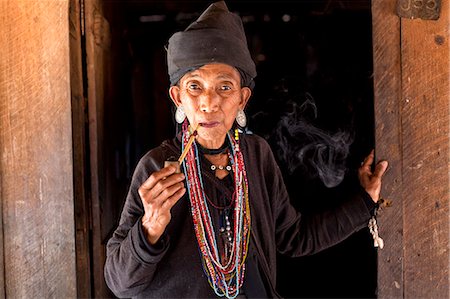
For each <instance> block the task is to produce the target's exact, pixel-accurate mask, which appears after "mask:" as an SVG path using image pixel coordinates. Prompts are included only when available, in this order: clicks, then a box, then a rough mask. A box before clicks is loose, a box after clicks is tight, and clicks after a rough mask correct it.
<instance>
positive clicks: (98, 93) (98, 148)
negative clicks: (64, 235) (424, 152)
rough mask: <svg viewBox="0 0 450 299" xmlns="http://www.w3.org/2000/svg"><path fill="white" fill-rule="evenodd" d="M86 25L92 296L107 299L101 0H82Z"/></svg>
mask: <svg viewBox="0 0 450 299" xmlns="http://www.w3.org/2000/svg"><path fill="white" fill-rule="evenodd" d="M84 9H85V25H86V64H87V80H88V90H87V95H88V112H89V113H88V118H89V151H90V153H89V158H90V173H91V215H92V223H91V227H92V257H91V258H92V276H93V290H94V296H95V297H99V298H104V297H110V296H111V292H110V291H109V289H108V287H107V286H106V282H105V279H104V276H103V267H104V264H105V261H106V246H105V245H106V244H105V238H104V235H103V233H102V232H103V228H102V217H110V215H103V214H102V207H103V206H104V204H105V200H106V181H105V176H106V171H105V169H106V168H105V150H104V144H105V143H104V140H105V138H104V135H105V134H104V133H105V109H106V107H105V79H106V75H107V67H108V66H107V63H106V61H107V56H108V52H107V50H108V45H109V43H110V41H109V34H108V33H103V32H102V30H109V25H108V24H107V20H106V19H105V18H104V16H103V5H102V1H101V0H91V1H85V6H84Z"/></svg>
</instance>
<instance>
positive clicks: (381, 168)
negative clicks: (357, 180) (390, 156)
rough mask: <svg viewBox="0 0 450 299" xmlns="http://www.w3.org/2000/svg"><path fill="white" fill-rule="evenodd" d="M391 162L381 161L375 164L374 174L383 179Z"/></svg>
mask: <svg viewBox="0 0 450 299" xmlns="http://www.w3.org/2000/svg"><path fill="white" fill-rule="evenodd" d="M388 166H389V163H388V162H387V161H380V162H379V163H378V164H377V166H375V170H374V172H373V176H374V177H376V178H379V179H381V178H382V177H383V175H384V173H385V172H386V170H387V168H388Z"/></svg>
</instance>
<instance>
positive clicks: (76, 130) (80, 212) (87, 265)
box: [69, 0, 92, 298]
mask: <svg viewBox="0 0 450 299" xmlns="http://www.w3.org/2000/svg"><path fill="white" fill-rule="evenodd" d="M81 18H82V17H81V3H80V0H69V30H70V40H69V41H70V85H71V98H72V135H73V173H74V203H75V204H74V208H75V231H76V242H75V245H76V259H77V263H76V264H77V297H78V298H89V297H91V296H92V288H91V254H90V246H91V240H90V204H89V196H88V190H89V188H88V186H89V177H88V173H89V169H87V168H88V164H87V157H86V147H87V139H86V138H87V136H86V134H85V132H86V129H87V121H86V114H87V107H86V106H87V105H86V100H85V97H84V86H83V62H82V59H83V57H82V56H83V54H82V48H81V47H82V33H81V21H82V20H81Z"/></svg>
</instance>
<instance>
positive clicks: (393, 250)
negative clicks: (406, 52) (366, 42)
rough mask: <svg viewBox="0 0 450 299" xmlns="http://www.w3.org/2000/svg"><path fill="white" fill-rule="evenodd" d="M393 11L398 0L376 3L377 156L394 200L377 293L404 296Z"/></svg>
mask: <svg viewBox="0 0 450 299" xmlns="http://www.w3.org/2000/svg"><path fill="white" fill-rule="evenodd" d="M394 12H395V1H390V0H379V1H373V2H372V18H373V22H372V23H373V49H374V52H373V53H374V104H375V107H374V111H375V123H376V125H375V126H376V130H375V143H376V156H377V159H386V160H388V161H389V169H388V171H387V173H386V174H385V176H384V180H383V190H382V192H381V194H382V196H383V197H385V198H387V199H389V200H391V201H392V207H390V208H386V209H384V210H382V211H380V212H379V216H378V223H379V226H380V229H379V230H380V236H381V237H382V238H383V239H384V241H385V247H384V249H382V250H378V292H377V293H378V294H377V295H378V297H379V298H402V297H403V209H402V203H403V196H402V186H403V185H402V131H401V130H402V128H401V124H400V121H399V118H400V108H399V102H400V99H401V64H400V59H401V57H400V50H401V49H400V20H399V18H398V17H397V16H396V15H395V13H394Z"/></svg>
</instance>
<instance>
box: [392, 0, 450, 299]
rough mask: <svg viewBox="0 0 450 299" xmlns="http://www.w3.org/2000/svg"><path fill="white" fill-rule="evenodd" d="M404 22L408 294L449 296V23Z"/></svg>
mask: <svg viewBox="0 0 450 299" xmlns="http://www.w3.org/2000/svg"><path fill="white" fill-rule="evenodd" d="M442 5H443V6H442V11H441V17H440V19H439V20H438V21H423V20H409V19H402V20H401V23H402V25H401V36H402V40H401V44H402V63H401V64H402V99H401V103H400V109H401V126H402V135H403V137H402V139H403V150H402V152H403V185H404V188H403V213H404V241H403V247H404V248H403V249H404V252H403V253H404V280H405V283H404V296H405V297H406V298H449V297H450V292H449V291H450V289H449V288H450V286H449V278H450V277H449V266H450V260H449V245H450V243H449V241H450V230H449V221H450V217H449V216H450V214H449V212H450V210H449V205H450V201H449V195H450V180H449V176H450V172H449V165H450V164H449V162H450V159H449V157H450V156H449V154H450V152H449V146H450V142H449V141H450V140H449V138H450V136H449V124H450V123H449V121H450V118H449V113H450V110H449V104H450V101H449V99H450V90H449V89H450V78H449V75H450V73H449V67H450V44H449V38H450V22H449V17H450V15H449V9H450V8H449V3H448V1H443V3H442Z"/></svg>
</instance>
